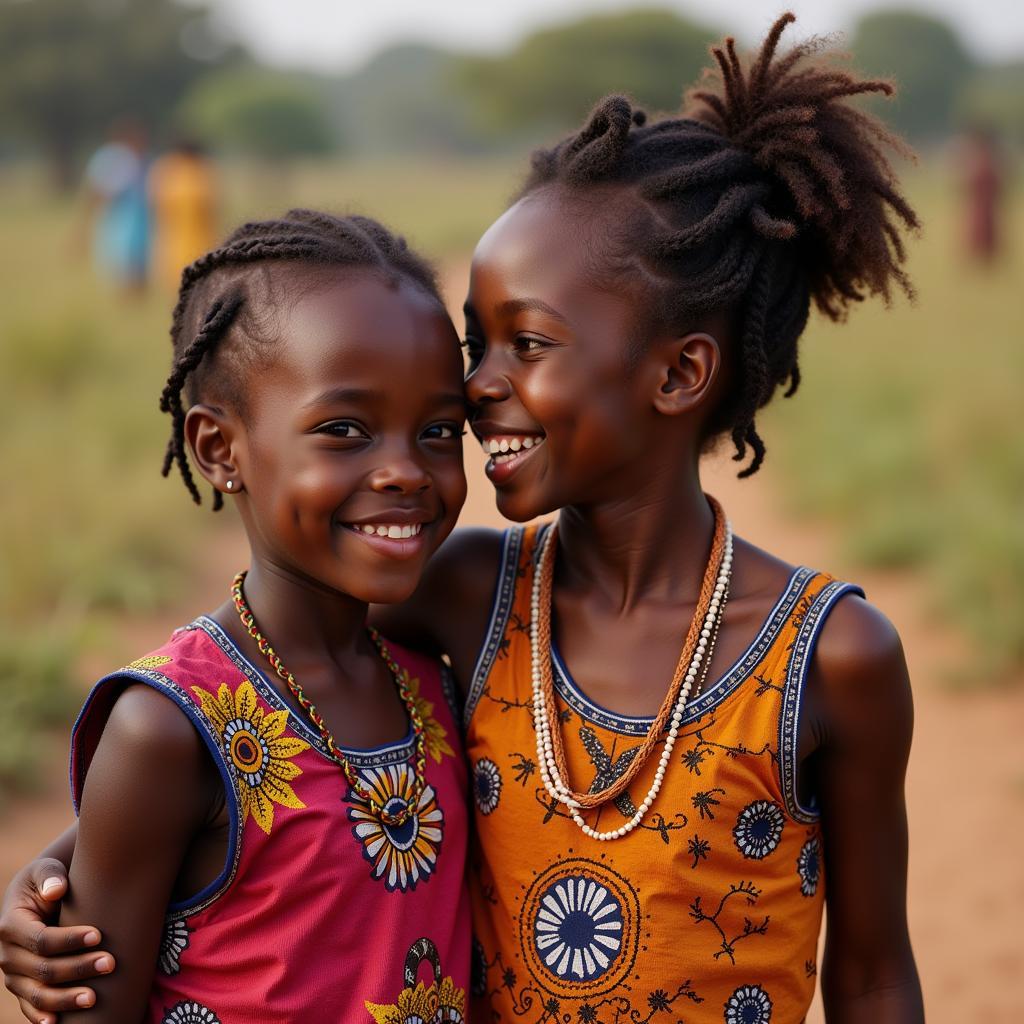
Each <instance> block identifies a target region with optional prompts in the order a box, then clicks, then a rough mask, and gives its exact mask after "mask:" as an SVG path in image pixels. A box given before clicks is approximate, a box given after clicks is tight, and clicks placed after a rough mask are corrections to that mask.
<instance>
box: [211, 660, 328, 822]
mask: <svg viewBox="0 0 1024 1024" xmlns="http://www.w3.org/2000/svg"><path fill="white" fill-rule="evenodd" d="M192 692H193V693H194V694H195V695H196V696H197V697H198V698H199V703H200V707H201V708H202V711H203V714H204V715H206V717H207V718H208V719H209V720H210V722H211V723H212V724H213V727H214V728H215V729H216V730H217V734H218V735H219V736H220V738H221V741H222V742H223V744H224V749H225V750H226V751H227V753H228V757H229V758H230V760H231V763H232V764H233V765H234V766H235V770H236V771H237V773H238V779H239V784H238V797H239V802H240V803H241V805H242V824H243V825H244V824H245V822H246V821H247V820H248V819H249V815H250V814H251V815H252V817H253V820H254V821H255V822H256V824H257V825H259V827H260V828H261V829H263V831H264V832H266V833H267V835H270V830H271V829H272V828H273V827H274V804H280V805H281V806H282V807H293V808H296V809H298V808H303V807H305V806H306V805H305V804H304V803H303V802H302V801H301V800H300V799H299V798H298V797H297V796H296V795H295V791H294V790H293V789H292V787H291V785H289V783H290V782H291V780H292V779H295V778H297V777H298V776H299V775H301V774H302V769H301V768H299V767H298V766H297V765H295V764H293V763H292V762H291V760H290V758H293V757H295V756H296V755H297V754H301V753H302V752H303V751H304V750H309V744H308V743H306V742H305V741H304V740H300V739H299V738H298V737H297V736H286V735H283V733H284V731H285V725H286V724H287V721H288V712H287V711H283V710H282V711H269V712H264V710H263V708H262V707H261V706H260V703H259V701H258V700H257V698H256V691H255V690H254V689H253V685H252V683H250V682H249V681H248V680H244V681H243V682H242V684H241V686H239V687H238V689H237V690H236V691H235V692H234V693H232V692H231V690H230V689H228V687H227V685H226V684H224V683H221V685H220V689H218V691H217V696H216V697H215V696H214V695H213V694H212V693H208V692H207V691H206V690H204V689H203V688H202V687H201V686H193V687H192Z"/></svg>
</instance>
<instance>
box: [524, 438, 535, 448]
mask: <svg viewBox="0 0 1024 1024" xmlns="http://www.w3.org/2000/svg"><path fill="white" fill-rule="evenodd" d="M523 447H524V448H527V449H529V448H532V447H533V438H532V437H524V438H523Z"/></svg>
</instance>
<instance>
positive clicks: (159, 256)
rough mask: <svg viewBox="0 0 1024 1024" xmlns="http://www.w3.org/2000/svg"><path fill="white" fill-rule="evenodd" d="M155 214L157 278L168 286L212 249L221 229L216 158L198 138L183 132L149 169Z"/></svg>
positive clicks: (151, 196)
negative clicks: (199, 257) (184, 269)
mask: <svg viewBox="0 0 1024 1024" xmlns="http://www.w3.org/2000/svg"><path fill="white" fill-rule="evenodd" d="M148 192H149V202H150V207H151V212H152V218H153V245H152V259H153V275H152V276H153V280H154V281H156V283H157V284H158V285H159V286H160V287H161V288H164V289H166V290H168V291H174V290H175V289H176V288H177V287H178V284H179V279H180V277H181V271H182V268H184V267H186V266H188V264H189V263H191V262H192V261H193V260H194V259H196V257H198V256H201V255H202V254H203V253H204V252H206V251H207V250H208V249H212V248H213V246H214V243H215V241H216V235H217V230H218V216H217V209H218V194H217V178H216V171H215V168H214V165H213V162H212V161H211V160H210V159H209V157H208V156H207V155H206V153H205V152H204V151H203V148H202V147H201V146H200V145H199V143H197V142H196V141H194V140H193V139H188V138H180V139H178V140H177V142H176V143H175V144H174V145H173V146H172V148H171V149H170V150H169V151H168V152H167V153H165V154H163V155H162V156H160V157H158V158H157V159H156V160H155V161H154V162H153V165H152V167H151V168H150V171H149V180H148Z"/></svg>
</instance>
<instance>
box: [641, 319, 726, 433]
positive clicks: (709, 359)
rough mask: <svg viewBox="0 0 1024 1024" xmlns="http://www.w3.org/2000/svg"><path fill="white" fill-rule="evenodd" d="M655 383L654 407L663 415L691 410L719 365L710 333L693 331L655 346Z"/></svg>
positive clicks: (716, 372)
mask: <svg viewBox="0 0 1024 1024" xmlns="http://www.w3.org/2000/svg"><path fill="white" fill-rule="evenodd" d="M656 349H657V352H656V358H657V360H658V387H657V389H656V391H655V393H654V407H655V409H657V410H658V412H660V413H662V414H663V415H665V416H678V415H680V414H681V413H685V412H691V411H692V410H693V409H695V408H697V406H699V405H700V403H701V402H702V401H704V399H705V398H706V396H707V394H708V391H709V390H710V389H711V386H712V385H713V384H714V382H715V379H716V378H717V377H718V374H719V371H720V369H721V366H722V350H721V348H720V347H719V344H718V342H717V340H716V339H715V338H714V337H713V336H712V335H710V334H706V333H704V332H695V333H693V334H687V335H684V336H683V337H681V338H671V339H668V340H666V341H664V342H662V343H660V344H659V345H657V346H656Z"/></svg>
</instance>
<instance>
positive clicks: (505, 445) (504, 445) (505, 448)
mask: <svg viewBox="0 0 1024 1024" xmlns="http://www.w3.org/2000/svg"><path fill="white" fill-rule="evenodd" d="M499 447H500V448H501V450H502V451H503V452H507V451H508V441H506V440H505V438H502V439H501V444H500V445H499Z"/></svg>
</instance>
